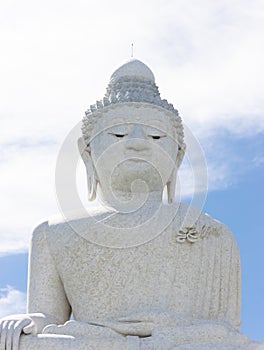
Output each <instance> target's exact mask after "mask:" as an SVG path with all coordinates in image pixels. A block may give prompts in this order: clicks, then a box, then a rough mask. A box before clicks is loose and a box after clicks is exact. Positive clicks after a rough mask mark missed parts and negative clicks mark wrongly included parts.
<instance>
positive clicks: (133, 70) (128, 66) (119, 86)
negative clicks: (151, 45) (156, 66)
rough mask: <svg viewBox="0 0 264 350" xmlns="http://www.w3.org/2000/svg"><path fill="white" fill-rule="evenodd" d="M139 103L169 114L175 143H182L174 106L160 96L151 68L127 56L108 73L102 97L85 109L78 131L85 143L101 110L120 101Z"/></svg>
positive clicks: (88, 141)
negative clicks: (109, 76)
mask: <svg viewBox="0 0 264 350" xmlns="http://www.w3.org/2000/svg"><path fill="white" fill-rule="evenodd" d="M134 103H135V104H140V105H141V106H142V107H144V106H145V107H150V106H151V107H157V108H158V109H161V110H162V109H163V110H164V112H166V114H167V115H169V117H170V119H171V121H172V123H173V125H174V127H175V129H176V133H177V141H178V143H179V147H181V146H182V145H183V139H184V133H183V125H182V121H181V118H180V116H179V113H178V111H177V109H175V108H174V107H173V105H172V104H171V103H168V101H167V100H165V99H161V98H160V93H159V89H158V87H157V85H156V84H155V77H154V74H153V73H152V71H151V70H150V69H149V68H148V67H147V66H146V65H145V64H144V63H143V62H141V61H139V60H137V59H131V60H129V61H128V62H127V63H125V64H123V65H122V66H121V67H119V68H118V69H117V70H115V72H114V73H113V74H112V76H111V78H110V82H109V84H108V87H107V89H106V94H105V96H104V98H103V99H102V100H100V101H96V103H95V104H94V105H91V106H90V108H89V109H88V110H87V111H86V112H85V116H84V118H83V125H82V133H83V137H84V140H85V142H86V144H87V145H88V144H89V143H90V140H91V135H92V130H93V128H94V125H95V123H96V121H97V118H100V117H101V116H102V115H103V112H104V111H105V110H108V109H111V108H114V107H115V106H117V105H118V106H120V105H121V104H129V105H133V104H134Z"/></svg>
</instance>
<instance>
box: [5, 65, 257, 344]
mask: <svg viewBox="0 0 264 350" xmlns="http://www.w3.org/2000/svg"><path fill="white" fill-rule="evenodd" d="M82 130H83V137H82V138H80V139H79V140H78V144H79V149H80V154H81V157H82V159H83V161H84V164H85V166H86V170H87V184H88V198H89V199H90V200H93V199H94V198H95V197H96V196H97V197H98V198H99V199H100V203H101V207H100V208H96V209H91V208H90V209H89V210H87V211H86V212H85V211H82V212H80V213H72V214H71V215H69V213H67V220H66V219H62V218H61V217H55V218H53V219H50V220H49V221H46V222H44V223H42V224H41V225H39V226H38V227H37V228H36V229H35V230H34V232H33V235H32V241H31V248H30V263H29V288H28V314H27V315H15V316H10V317H9V318H5V319H3V320H1V322H0V325H1V328H0V332H1V342H0V350H18V349H19V350H36V349H38V350H51V349H56V350H60V349H72V350H82V349H86V350H89V349H91V350H95V349H96V350H98V349H102V350H110V349H113V350H114V349H115V350H116V349H118V350H123V349H124V350H126V349H131V350H138V349H140V350H154V349H155V350H157V349H161V350H169V349H175V350H189V349H196V350H209V349H210V350H214V349H215V350H234V349H237V350H238V349H241V350H253V349H258V350H261V349H264V345H263V344H258V343H254V342H252V341H250V340H249V339H248V338H247V337H246V336H245V335H242V334H240V333H239V329H240V326H241V324H240V311H241V265H240V257H239V251H238V247H237V244H236V241H235V238H234V236H233V234H232V232H230V230H229V229H228V228H227V227H226V226H225V225H223V224H222V223H220V222H218V221H216V220H214V219H213V218H211V217H209V216H208V215H205V214H203V213H201V212H199V211H197V210H196V209H194V208H191V207H189V206H188V205H186V204H183V203H174V198H175V186H176V176H177V171H178V168H179V166H180V164H181V162H182V159H183V156H184V153H185V144H184V141H183V127H182V123H181V118H180V117H179V115H178V112H177V110H176V109H174V107H173V106H172V105H171V104H169V103H168V102H167V101H166V100H161V98H160V96H159V92H158V88H157V86H156V85H155V79H154V75H153V73H152V72H151V71H150V69H149V68H148V67H147V66H145V65H144V64H143V63H141V62H139V61H137V60H132V61H130V62H129V63H127V64H126V65H124V66H122V67H120V68H119V69H118V70H116V72H114V73H113V75H112V77H111V80H110V83H109V86H108V88H107V93H106V96H105V98H104V99H103V100H101V101H99V102H98V101H97V103H96V104H95V105H92V106H91V107H90V109H89V110H88V111H87V113H86V115H85V117H84V120H83V129H82ZM76 142H77V140H76ZM65 176H66V174H65ZM165 190H166V191H167V198H168V204H164V203H163V201H162V197H163V192H164V191H165ZM71 314H72V315H73V316H74V320H71V321H69V319H70V316H71Z"/></svg>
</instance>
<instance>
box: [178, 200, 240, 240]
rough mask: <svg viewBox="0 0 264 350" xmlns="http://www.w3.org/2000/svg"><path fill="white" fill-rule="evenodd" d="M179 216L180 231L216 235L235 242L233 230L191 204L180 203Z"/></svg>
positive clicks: (207, 235) (199, 234)
mask: <svg viewBox="0 0 264 350" xmlns="http://www.w3.org/2000/svg"><path fill="white" fill-rule="evenodd" d="M178 210H179V213H180V214H179V215H180V216H181V222H182V223H181V231H183V232H185V231H191V230H193V232H196V233H197V235H198V236H199V237H201V238H206V237H216V238H218V239H223V240H225V241H227V242H230V243H235V242H236V239H235V236H234V234H233V232H232V231H231V230H230V229H229V228H228V226H226V225H225V224H224V223H222V222H220V221H219V220H216V219H214V218H212V217H211V216H210V215H209V214H207V213H204V212H202V211H200V210H198V209H196V208H193V207H192V206H190V205H188V204H186V203H181V204H180V207H179V209H178Z"/></svg>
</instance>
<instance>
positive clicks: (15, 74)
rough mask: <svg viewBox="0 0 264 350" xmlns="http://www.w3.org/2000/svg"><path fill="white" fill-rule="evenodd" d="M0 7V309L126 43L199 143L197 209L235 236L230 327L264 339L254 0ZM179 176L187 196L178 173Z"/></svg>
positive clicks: (22, 275) (18, 285) (261, 120)
mask: <svg viewBox="0 0 264 350" xmlns="http://www.w3.org/2000/svg"><path fill="white" fill-rule="evenodd" d="M1 7H2V9H1V12H0V43H1V51H2V53H1V57H0V74H1V81H0V93H1V104H0V123H1V126H0V150H1V155H0V179H1V181H0V193H1V201H0V209H1V213H2V215H1V225H0V239H1V244H0V264H1V267H2V266H4V269H3V268H1V271H0V315H1V316H2V315H4V314H5V313H15V312H22V311H23V309H24V307H25V294H24V293H25V292H26V273H27V267H26V265H27V255H26V252H27V249H28V241H29V236H30V232H31V231H32V228H33V227H34V226H36V224H37V223H38V222H39V221H41V220H42V219H43V218H44V217H48V216H50V215H53V214H54V213H56V212H57V211H58V208H57V203H56V196H55V186H54V172H55V164H56V158H57V154H58V151H59V149H60V146H61V144H62V143H63V141H64V138H65V137H66V135H67V134H68V132H69V131H70V130H71V129H72V128H73V127H74V126H75V125H76V124H77V123H78V122H79V121H80V119H81V118H82V116H83V113H84V111H85V110H86V109H87V108H88V107H89V105H90V104H92V103H94V102H95V101H96V100H98V99H100V98H102V97H103V95H104V93H105V88H106V85H107V83H108V80H109V77H110V75H111V73H112V72H113V71H114V69H115V68H117V66H119V65H120V64H122V63H123V61H124V60H127V59H129V58H130V52H131V46H130V45H131V43H132V42H134V48H135V49H134V53H135V57H137V58H138V59H140V60H142V61H143V62H145V63H146V64H148V65H149V67H150V68H151V69H152V70H153V72H154V75H155V77H156V82H157V85H158V86H159V88H160V92H161V96H162V98H166V99H168V101H169V102H172V103H173V104H174V106H175V107H176V108H177V109H178V110H179V112H180V114H181V116H182V118H183V120H184V122H185V124H186V125H187V126H188V128H189V129H191V130H192V133H193V134H194V135H195V137H196V138H197V139H198V140H199V142H200V144H201V146H202V148H203V149H204V152H205V156H206V161H207V166H208V176H209V185H208V186H209V187H208V195H207V201H206V203H205V207H204V211H206V212H207V213H209V214H210V215H211V216H213V217H215V218H217V219H219V220H220V221H222V222H224V223H226V224H227V225H228V226H229V227H230V228H231V229H232V230H233V232H234V234H235V236H236V238H237V241H238V244H239V247H240V250H241V258H242V266H243V310H242V316H243V318H242V321H243V329H242V330H243V332H245V333H246V334H247V335H248V336H250V337H251V338H252V339H256V340H262V341H264V327H263V324H264V302H263V298H262V297H261V296H263V293H264V273H263V266H264V260H263V253H262V251H263V249H262V244H263V243H264V238H263V225H262V217H263V180H264V178H263V170H264V169H263V167H264V154H263V149H264V144H263V143H264V141H263V140H264V137H263V132H264V115H263V107H264V100H263V91H264V86H263V85H264V69H263V63H262V62H263V61H264V51H263V50H264V49H263V47H264V45H263V34H264V6H263V2H262V1H260V0H259V1H258V0H253V1H251V2H250V3H249V2H248V1H245V0H240V1H230V0H229V1H225V0H223V1H221V2H212V1H209V0H201V1H194V0H193V1H189V2H186V1H183V0H182V1H180V0H179V1H169V0H168V1H166V2H163V1H158V0H156V1H155V0H154V1H153V0H152V1H150V0H146V1H144V3H143V2H142V1H139V0H135V1H133V6H131V4H130V5H129V6H128V4H127V3H126V2H124V1H119V0H113V1H111V2H107V1H103V0H98V1H81V0H77V1H75V2H71V1H62V0H53V1H51V0H47V1H46V2H45V3H43V4H42V7H41V5H40V4H39V3H36V2H34V1H33V0H26V1H23V2H19V1H18V0H14V1H12V2H9V1H4V2H3V4H1ZM150 9H151V13H150ZM181 176H182V178H184V179H185V183H184V184H183V191H184V193H185V197H186V200H188V195H189V189H190V188H191V187H192V184H191V179H190V177H189V176H188V169H186V168H184V167H183V169H182V175H181ZM181 182H183V180H181ZM84 190H85V189H84Z"/></svg>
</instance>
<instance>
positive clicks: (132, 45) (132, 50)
mask: <svg viewBox="0 0 264 350" xmlns="http://www.w3.org/2000/svg"><path fill="white" fill-rule="evenodd" d="M133 57H134V44H133V43H132V44H131V58H133Z"/></svg>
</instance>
